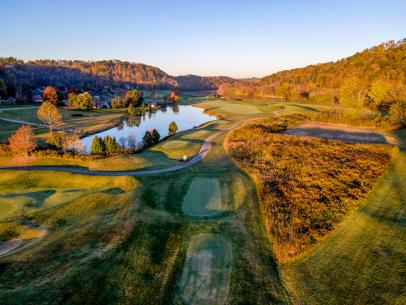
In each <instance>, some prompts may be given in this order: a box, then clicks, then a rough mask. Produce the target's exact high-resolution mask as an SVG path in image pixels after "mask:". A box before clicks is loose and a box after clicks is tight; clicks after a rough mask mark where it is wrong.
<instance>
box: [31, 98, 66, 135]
mask: <svg viewBox="0 0 406 305" xmlns="http://www.w3.org/2000/svg"><path fill="white" fill-rule="evenodd" d="M37 115H38V118H39V119H40V120H41V121H43V122H44V123H45V124H47V126H48V128H49V133H50V134H51V133H52V129H53V128H55V127H58V126H61V125H62V124H63V123H62V115H61V114H60V113H59V111H58V109H57V108H56V107H55V105H53V104H51V103H50V102H44V103H42V105H41V107H39V109H38V111H37Z"/></svg>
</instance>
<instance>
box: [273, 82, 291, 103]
mask: <svg viewBox="0 0 406 305" xmlns="http://www.w3.org/2000/svg"><path fill="white" fill-rule="evenodd" d="M276 92H277V94H278V95H281V96H282V97H283V98H284V100H285V101H288V100H289V98H290V96H291V94H292V93H291V88H290V85H289V84H288V83H287V82H283V83H282V84H280V85H278V86H277V87H276Z"/></svg>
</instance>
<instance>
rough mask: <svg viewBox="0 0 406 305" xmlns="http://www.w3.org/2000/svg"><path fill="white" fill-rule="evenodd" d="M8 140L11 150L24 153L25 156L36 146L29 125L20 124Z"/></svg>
mask: <svg viewBox="0 0 406 305" xmlns="http://www.w3.org/2000/svg"><path fill="white" fill-rule="evenodd" d="M8 141H9V143H10V149H11V151H12V152H15V153H24V154H25V155H26V156H27V155H28V153H29V152H31V151H33V150H34V149H35V148H36V147H37V142H36V141H35V139H34V134H33V132H32V128H31V126H29V125H23V126H21V127H20V128H19V129H18V130H17V131H16V132H15V133H14V134H13V135H12V136H11V137H10V138H9V139H8Z"/></svg>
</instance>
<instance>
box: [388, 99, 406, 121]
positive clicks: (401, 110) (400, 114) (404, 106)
mask: <svg viewBox="0 0 406 305" xmlns="http://www.w3.org/2000/svg"><path fill="white" fill-rule="evenodd" d="M389 119H390V121H391V123H392V124H394V125H398V124H403V125H406V101H400V102H396V103H394V104H392V106H391V107H390V109H389Z"/></svg>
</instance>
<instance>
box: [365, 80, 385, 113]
mask: <svg viewBox="0 0 406 305" xmlns="http://www.w3.org/2000/svg"><path fill="white" fill-rule="evenodd" d="M389 89H390V85H389V83H388V82H386V81H383V80H379V79H378V80H375V81H374V82H373V83H372V84H371V87H370V89H369V91H368V94H367V96H368V98H369V100H370V101H371V108H373V109H378V108H379V107H380V106H381V104H382V102H383V100H384V99H385V97H386V96H387V95H388V91H389Z"/></svg>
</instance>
